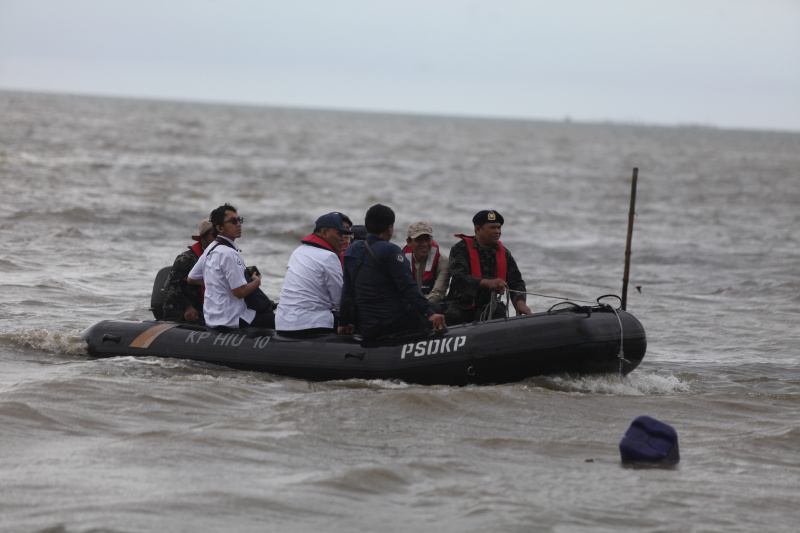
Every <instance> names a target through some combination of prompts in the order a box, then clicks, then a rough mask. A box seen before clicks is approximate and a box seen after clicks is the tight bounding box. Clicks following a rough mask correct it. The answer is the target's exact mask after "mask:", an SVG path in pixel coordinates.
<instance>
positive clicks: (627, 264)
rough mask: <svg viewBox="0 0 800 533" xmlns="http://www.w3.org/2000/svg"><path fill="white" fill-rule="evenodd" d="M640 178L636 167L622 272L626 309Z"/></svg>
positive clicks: (624, 307) (623, 296)
mask: <svg viewBox="0 0 800 533" xmlns="http://www.w3.org/2000/svg"><path fill="white" fill-rule="evenodd" d="M638 179H639V169H638V168H636V167H634V169H633V180H632V182H631V208H630V210H629V211H628V241H627V243H626V244H625V271H624V273H623V274H622V304H621V306H620V308H621V309H622V310H623V311H625V309H626V307H627V304H628V274H629V272H630V268H631V241H632V240H633V217H634V216H635V215H636V181H637V180H638Z"/></svg>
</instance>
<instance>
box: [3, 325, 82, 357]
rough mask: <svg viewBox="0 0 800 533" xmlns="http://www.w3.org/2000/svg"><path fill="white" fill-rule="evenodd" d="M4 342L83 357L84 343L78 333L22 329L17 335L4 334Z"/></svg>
mask: <svg viewBox="0 0 800 533" xmlns="http://www.w3.org/2000/svg"><path fill="white" fill-rule="evenodd" d="M2 338H3V339H4V340H7V341H9V342H11V343H13V344H16V345H19V346H24V347H26V348H33V349H35V350H44V351H48V352H55V353H63V354H69V355H85V354H86V341H84V340H83V339H82V338H81V335H80V332H79V331H73V332H66V333H65V332H63V331H52V330H49V329H27V328H26V329H23V330H22V331H20V332H19V333H6V334H3V335H2Z"/></svg>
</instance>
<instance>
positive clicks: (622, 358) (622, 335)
mask: <svg viewBox="0 0 800 533" xmlns="http://www.w3.org/2000/svg"><path fill="white" fill-rule="evenodd" d="M511 292H515V293H517V294H528V295H530V296H540V297H542V298H554V299H557V300H564V301H565V302H570V303H572V302H573V301H575V302H581V303H586V304H594V303H595V302H589V301H587V300H578V299H570V298H563V297H561V296H550V295H548V294H537V293H534V292H525V291H515V290H512V289H509V288H507V287H506V316H508V299H509V296H508V293H511ZM609 297H614V298H617V299H619V296H616V295H614V294H604V295H603V296H599V297H598V298H597V300H596V302H597V304H598V305H599V306H600V307H602V308H605V309H611V311H613V312H614V316H616V317H617V322H619V353H617V358H618V359H619V371H620V374H622V364H623V363H628V364H631V362H630V361H628V360H627V359H625V351H624V348H623V347H624V346H625V332H624V329H623V327H622V319H621V318H620V317H619V313H618V312H617V308H615V307H614V306H612V305H610V304H607V303H603V302H601V301H600V300H602V299H603V298H609ZM496 305H497V304H496V303H495V298H492V300H491V302H490V305H489V307H491V308H492V312H494V307H495V306H496ZM556 305H558V304H556ZM484 314H485V311H484ZM491 316H492V315H491V313H490V314H489V317H491ZM481 320H485V318H484V317H483V316H481Z"/></svg>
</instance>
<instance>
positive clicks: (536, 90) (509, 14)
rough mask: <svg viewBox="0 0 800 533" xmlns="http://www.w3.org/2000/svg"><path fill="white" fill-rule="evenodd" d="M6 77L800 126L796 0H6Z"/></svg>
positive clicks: (233, 95)
mask: <svg viewBox="0 0 800 533" xmlns="http://www.w3.org/2000/svg"><path fill="white" fill-rule="evenodd" d="M0 89H29V90H40V91H58V92H72V93H87V94H103V95H120V96H134V97H155V98H170V99H180V100H203V101H214V102H237V103H256V104H265V105H278V106H296V107H316V108H341V109H357V110H375V111H393V112H412V113H433V114H457V115H471V116H497V117H514V118H532V119H548V120H551V119H554V120H562V119H564V118H567V117H568V118H570V119H572V120H574V121H618V122H642V123H655V124H668V125H672V124H702V125H714V126H720V127H732V128H757V129H780V130H795V131H800V0H751V1H745V0H549V1H543V0H480V1H479V0H461V1H455V0H403V1H395V0H342V1H338V0H282V1H273V0H0Z"/></svg>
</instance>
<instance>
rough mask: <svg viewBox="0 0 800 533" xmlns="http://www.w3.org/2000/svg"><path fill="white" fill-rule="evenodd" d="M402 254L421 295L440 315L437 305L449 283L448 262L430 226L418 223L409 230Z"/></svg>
mask: <svg viewBox="0 0 800 533" xmlns="http://www.w3.org/2000/svg"><path fill="white" fill-rule="evenodd" d="M403 254H404V255H405V256H406V259H408V262H409V263H411V275H412V276H413V277H414V281H416V282H417V285H419V288H420V290H421V291H422V294H424V295H425V297H426V298H427V299H428V301H429V302H430V303H431V307H432V308H433V309H434V311H436V312H437V313H440V312H441V308H440V305H439V304H440V303H441V301H442V300H444V297H445V296H446V295H447V286H448V285H449V284H450V261H449V260H448V259H447V256H446V255H444V254H443V253H441V252H440V251H439V245H438V244H436V241H434V240H433V229H432V228H431V225H430V224H428V223H427V222H423V221H419V222H414V223H413V224H411V225H410V226H409V227H408V232H407V234H406V247H405V248H403Z"/></svg>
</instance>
